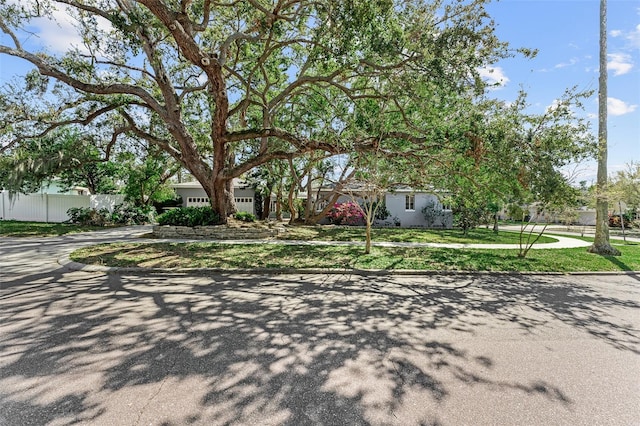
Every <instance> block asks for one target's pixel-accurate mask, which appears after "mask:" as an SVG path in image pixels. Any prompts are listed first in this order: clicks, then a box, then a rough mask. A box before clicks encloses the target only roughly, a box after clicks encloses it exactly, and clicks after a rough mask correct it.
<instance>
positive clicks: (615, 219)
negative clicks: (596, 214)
mask: <svg viewBox="0 0 640 426" xmlns="http://www.w3.org/2000/svg"><path fill="white" fill-rule="evenodd" d="M622 218H623V219H624V227H625V228H633V226H634V221H633V220H632V219H631V215H630V214H627V213H625V214H624V215H622ZM609 227H610V228H622V219H620V215H618V214H616V215H610V216H609Z"/></svg>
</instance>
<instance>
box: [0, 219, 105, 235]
mask: <svg viewBox="0 0 640 426" xmlns="http://www.w3.org/2000/svg"><path fill="white" fill-rule="evenodd" d="M100 229H104V228H103V227H96V226H80V225H70V224H66V223H43V222H19V221H16V220H0V236H4V237H54V236H58V235H65V234H72V233H77V232H86V231H96V230H100Z"/></svg>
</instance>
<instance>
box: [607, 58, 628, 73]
mask: <svg viewBox="0 0 640 426" xmlns="http://www.w3.org/2000/svg"><path fill="white" fill-rule="evenodd" d="M607 56H608V57H609V62H607V69H608V70H613V75H614V76H616V75H623V74H626V73H628V72H629V71H631V68H633V61H632V60H631V55H627V54H626V53H610V54H608V55H607Z"/></svg>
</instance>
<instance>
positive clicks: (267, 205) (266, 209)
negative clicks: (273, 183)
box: [261, 188, 272, 220]
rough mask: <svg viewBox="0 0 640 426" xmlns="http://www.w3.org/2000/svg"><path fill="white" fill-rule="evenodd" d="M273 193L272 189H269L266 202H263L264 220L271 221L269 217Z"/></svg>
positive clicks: (265, 198) (265, 197) (265, 196)
mask: <svg viewBox="0 0 640 426" xmlns="http://www.w3.org/2000/svg"><path fill="white" fill-rule="evenodd" d="M271 193H272V190H271V188H267V191H266V193H265V195H264V200H262V217H261V219H262V220H267V219H269V215H270V214H271Z"/></svg>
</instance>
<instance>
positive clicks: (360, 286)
mask: <svg viewBox="0 0 640 426" xmlns="http://www.w3.org/2000/svg"><path fill="white" fill-rule="evenodd" d="M621 287H622V288H621V289H620V294H618V295H616V296H605V295H603V294H601V293H600V292H599V291H598V290H596V289H594V288H593V287H590V286H587V285H584V286H583V285H576V284H575V282H572V281H569V280H568V279H562V278H558V277H553V278H551V277H545V276H521V275H497V276H491V275H468V276H463V275H451V276H433V277H429V278H425V277H416V278H411V277H393V276H382V277H381V276H376V277H362V276H354V275H342V276H337V275H327V276H319V275H283V276H245V275H229V274H217V275H210V276H207V275H188V274H169V275H153V276H147V275H144V274H126V275H120V274H111V275H92V274H82V273H74V274H67V273H65V272H64V271H61V272H60V274H59V275H58V276H56V278H55V280H54V281H49V282H45V283H40V284H39V288H38V291H34V288H33V284H32V283H31V282H29V280H28V279H27V280H25V281H24V282H19V281H18V280H16V281H15V282H13V283H12V285H11V287H10V288H5V289H3V290H2V291H1V292H0V330H1V331H2V333H0V335H1V336H2V337H1V338H0V353H2V354H3V355H4V356H3V359H2V361H0V406H1V407H2V408H0V423H2V424H9V425H11V424H20V422H24V421H25V419H35V423H37V424H46V423H50V422H55V423H56V424H74V423H78V422H80V423H95V424H104V423H109V422H113V421H116V420H117V422H118V423H119V424H142V423H146V424H149V423H153V424H163V425H174V424H175V425H178V424H286V425H301V424H350V425H351V424H353V425H357V424H363V425H365V424H425V425H427V424H442V423H443V422H442V420H441V419H440V418H439V416H438V412H439V411H438V409H439V407H443V406H447V404H448V403H449V401H450V400H452V399H453V398H454V396H453V394H454V393H456V392H463V393H464V392H476V391H478V390H479V391H480V392H484V393H494V394H496V395H498V396H499V395H506V394H514V393H515V394H517V395H521V396H522V397H523V398H535V399H536V400H539V399H541V400H544V401H547V402H548V403H550V404H554V405H557V406H558V407H560V408H561V409H563V410H567V411H571V409H572V404H573V400H572V397H571V395H570V393H569V392H568V391H567V390H564V389H562V388H561V387H560V386H558V385H557V384H554V381H553V380H550V379H548V378H530V379H527V380H522V379H517V378H513V379H505V378H503V377H501V376H500V375H498V374H496V373H495V370H497V369H500V368H503V366H502V365H500V361H498V360H497V359H496V358H495V357H494V356H493V355H491V353H490V352H488V350H483V349H475V348H472V347H470V345H468V344H466V343H465V341H467V340H469V339H471V338H473V337H475V336H476V333H477V332H478V330H481V329H484V330H496V331H495V332H496V333H499V332H500V330H509V331H510V332H515V333H517V334H519V335H524V336H526V335H531V336H534V335H536V334H537V333H542V332H544V330H546V328H547V327H549V325H550V324H551V323H552V322H554V323H557V322H560V323H561V324H562V325H563V326H566V327H567V328H570V329H571V330H573V331H574V332H578V333H585V334H587V335H589V336H591V337H593V338H595V339H597V340H598V341H600V342H603V343H605V344H606V345H608V346H610V347H611V348H614V349H615V350H616V351H620V352H624V353H633V354H639V353H640V352H639V347H640V332H639V331H638V330H637V328H636V327H637V324H635V325H634V324H628V323H626V322H625V321H623V320H620V318H619V315H618V313H619V311H620V310H635V311H636V312H637V311H638V309H640V305H639V304H638V302H637V301H633V299H632V298H631V299H630V298H628V297H625V294H624V291H625V290H624V285H623V286H621ZM616 294H617V293H616ZM465 336H467V337H465ZM118 403H119V404H121V405H118ZM174 405H175V408H172V409H166V407H174ZM123 406H124V407H126V412H122V411H120V412H118V409H120V410H121V407H123ZM116 407H120V408H116ZM27 423H28V422H27Z"/></svg>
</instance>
